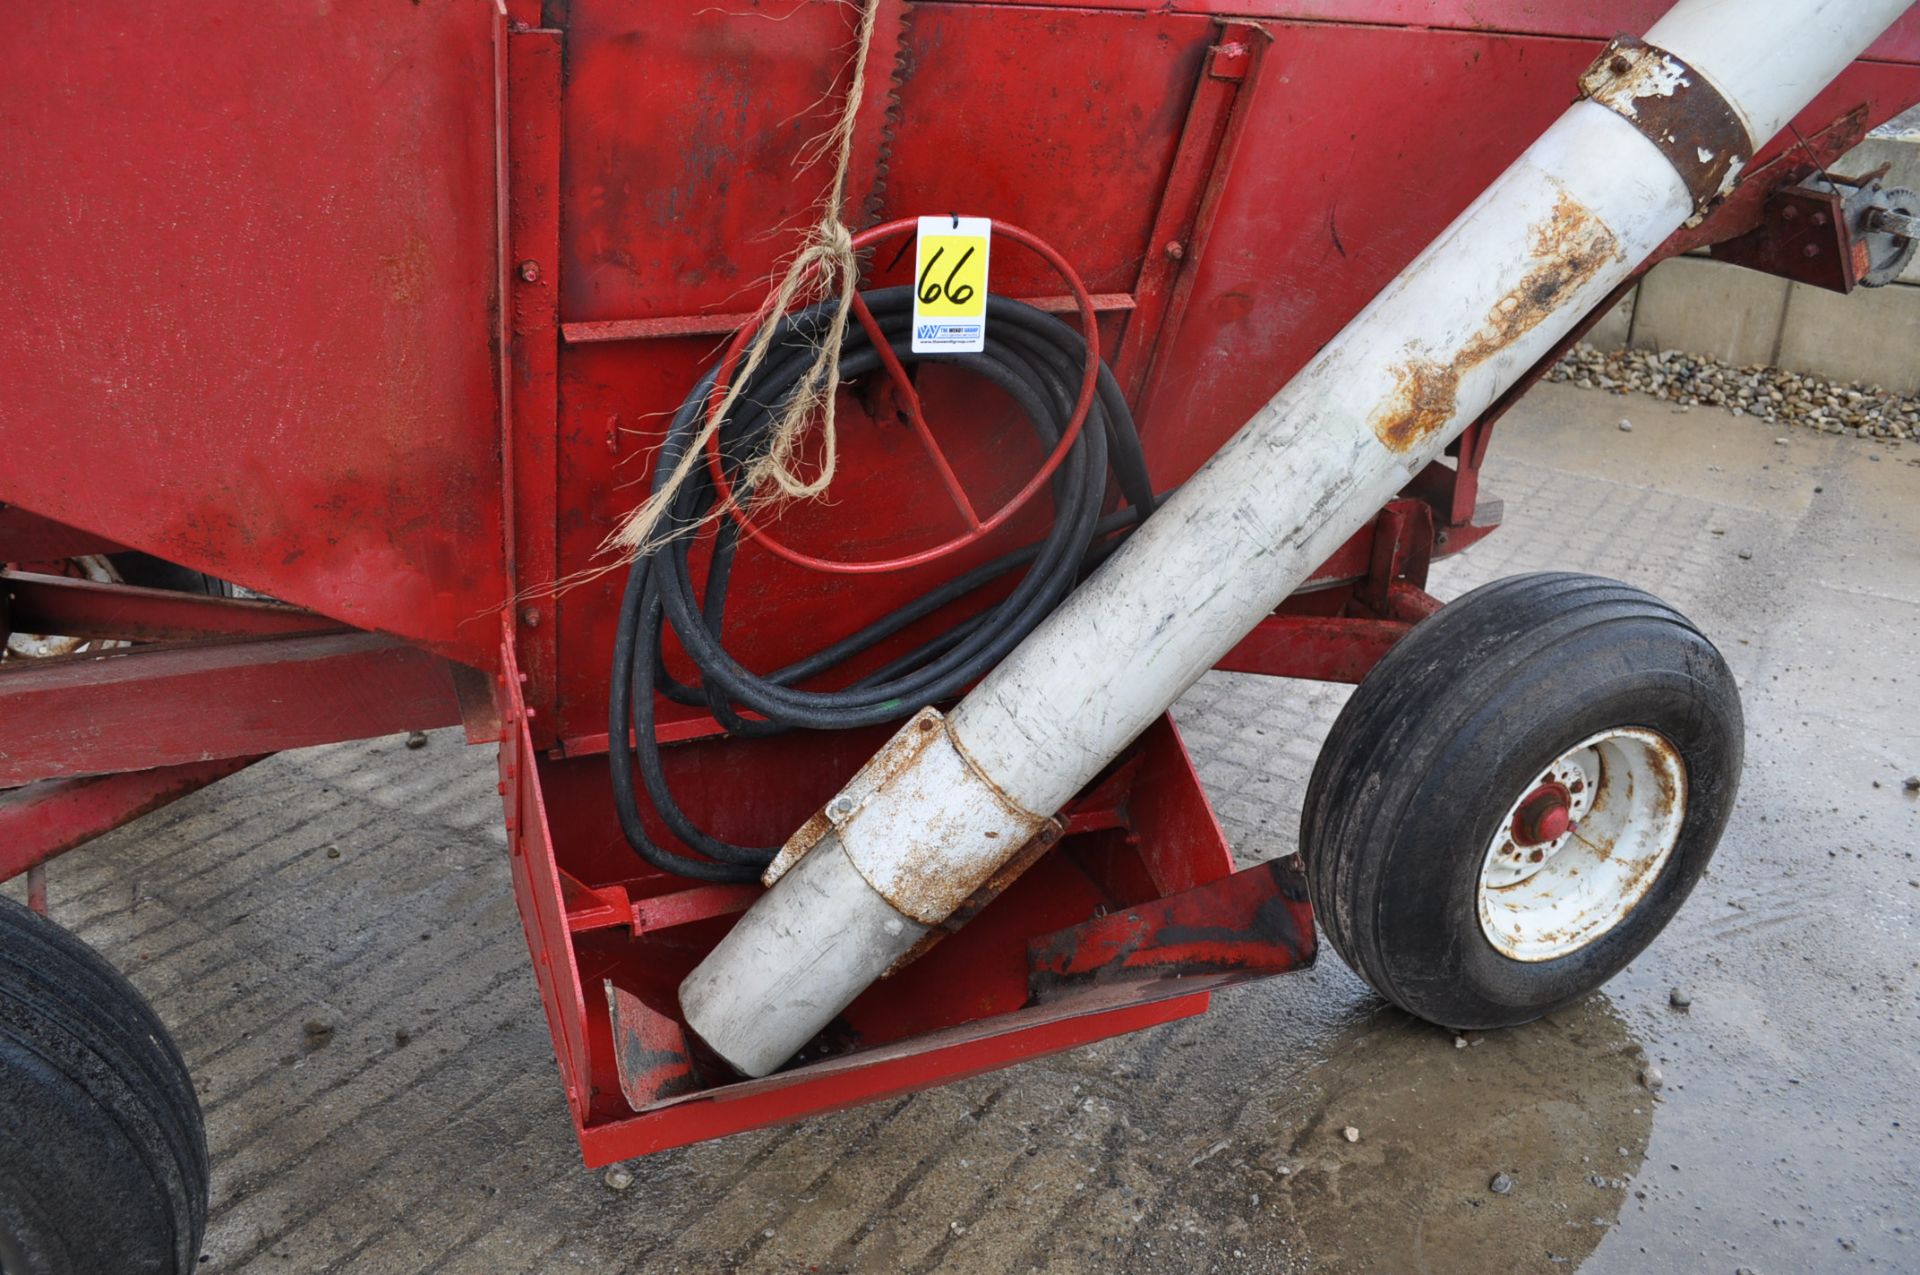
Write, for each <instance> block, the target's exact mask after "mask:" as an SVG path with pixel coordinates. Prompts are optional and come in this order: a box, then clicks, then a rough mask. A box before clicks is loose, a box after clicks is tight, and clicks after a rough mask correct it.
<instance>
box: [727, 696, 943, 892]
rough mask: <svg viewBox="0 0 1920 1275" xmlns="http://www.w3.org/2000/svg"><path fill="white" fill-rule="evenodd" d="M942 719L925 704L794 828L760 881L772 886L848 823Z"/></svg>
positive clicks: (904, 767)
mask: <svg viewBox="0 0 1920 1275" xmlns="http://www.w3.org/2000/svg"><path fill="white" fill-rule="evenodd" d="M939 721H940V714H939V713H938V712H936V711H935V710H933V709H931V708H923V709H921V710H920V712H919V713H918V714H916V715H915V716H914V717H913V718H912V719H911V720H910V721H909V722H908V723H907V725H906V726H904V727H902V728H901V729H900V730H899V731H897V732H895V733H894V735H893V736H892V737H891V738H889V739H888V740H887V742H886V743H885V744H882V745H881V746H880V751H879V752H877V753H875V754H874V755H873V756H872V757H871V758H869V759H868V761H867V764H866V765H864V766H862V767H861V768H860V770H859V771H858V772H857V773H856V774H855V775H854V777H853V778H852V779H850V780H848V781H847V783H846V785H845V787H843V788H841V790H840V791H839V792H838V793H837V794H835V795H834V797H833V798H832V799H831V800H830V801H828V802H827V804H826V805H824V806H822V807H820V809H818V810H816V811H814V812H813V814H812V815H810V816H808V818H807V821H806V822H805V823H803V824H801V825H800V826H799V827H798V828H796V829H794V832H793V835H792V836H790V837H788V838H787V840H786V842H785V844H783V845H782V846H781V847H780V853H779V854H777V855H775V856H774V857H773V862H771V863H769V864H768V865H767V867H766V871H764V872H762V873H761V874H760V884H762V885H764V886H767V887H769V888H771V887H772V886H773V883H774V882H775V881H778V880H779V879H780V878H781V877H783V876H785V875H786V874H787V873H788V872H790V871H792V869H793V865H794V864H796V863H798V862H800V860H801V859H803V858H805V857H806V855H807V852H808V851H810V850H812V849H813V848H814V847H815V846H817V845H819V844H820V842H821V840H822V839H823V838H824V837H825V836H826V835H827V834H828V833H829V832H832V831H833V830H834V828H836V827H838V826H841V825H843V824H845V823H846V822H847V821H848V820H849V819H851V818H852V817H853V815H854V814H855V813H856V812H857V811H858V810H859V809H860V808H861V807H862V806H864V805H866V803H867V802H868V801H870V800H871V799H872V798H873V797H874V796H875V795H876V794H878V793H880V792H882V791H884V790H885V789H886V787H887V785H889V784H891V783H892V782H893V781H894V780H895V779H897V778H899V777H900V775H901V774H902V773H904V772H905V771H906V770H907V769H908V768H909V767H911V766H912V765H913V763H914V761H915V760H916V759H917V758H918V757H919V756H920V754H921V753H923V752H925V751H926V749H927V746H928V745H929V744H931V743H933V741H934V740H935V739H937V738H938V736H937V735H936V734H935V733H934V727H935V726H937V725H938V724H939Z"/></svg>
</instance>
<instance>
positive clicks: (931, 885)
mask: <svg viewBox="0 0 1920 1275" xmlns="http://www.w3.org/2000/svg"><path fill="white" fill-rule="evenodd" d="M941 726H943V728H945V730H941V732H927V734H920V735H918V743H920V747H916V749H914V755H918V753H920V751H922V747H925V745H927V743H931V741H933V739H939V737H941V735H945V737H947V743H948V745H950V747H952V751H954V753H956V755H958V757H960V764H964V766H966V768H968V770H970V772H973V778H975V780H977V782H979V783H981V785H983V787H985V789H987V791H989V793H991V799H993V801H995V803H996V805H998V806H1000V810H1002V812H1004V814H1006V816H1008V822H1012V824H1016V826H1018V828H1020V831H1021V833H1023V835H1020V839H1018V841H1014V839H1008V841H1010V845H1008V854H1006V858H1004V860H1002V862H1000V864H998V866H996V868H995V872H993V874H991V876H989V878H987V881H985V883H983V885H979V887H975V889H968V885H966V883H964V881H962V879H958V878H960V874H958V872H956V864H954V860H952V854H950V849H952V847H956V845H966V843H968V841H973V839H977V837H981V835H983V833H981V830H979V828H975V826H973V818H972V812H943V814H937V816H933V818H929V820H927V822H925V826H924V828H922V830H920V835H916V837H914V841H912V845H908V847H904V851H902V854H900V856H899V860H897V864H895V868H893V870H891V872H889V879H887V885H885V889H881V891H879V893H881V895H883V897H885V899H887V902H891V904H893V906H895V908H899V910H900V912H902V914H904V916H912V918H914V920H918V922H922V924H927V926H939V924H941V922H945V920H947V918H950V916H952V914H956V912H960V910H962V908H966V906H968V902H970V901H972V899H973V897H977V893H979V891H981V889H993V881H995V879H1000V881H1002V883H1000V887H998V889H993V893H991V895H987V899H981V902H979V906H985V904H987V901H991V899H993V895H998V893H1000V889H1004V887H1006V885H1010V883H1012V879H1014V878H1018V876H1020V872H1025V868H1027V866H1029V864H1031V858H1037V856H1039V853H1041V851H1044V849H1046V847H1048V845H1052V843H1054V841H1058V839H1060V830H1062V828H1064V826H1062V824H1060V822H1058V820H1056V818H1050V816H1044V814H1033V812H1031V810H1027V808H1025V806H1021V805H1020V803H1016V801H1014V799H1012V797H1008V795H1006V791H1004V789H1002V787H1000V785H998V783H995V782H993V778H991V776H989V774H987V772H985V770H981V768H979V766H977V764H975V762H973V758H972V757H970V755H968V751H966V747H964V745H962V743H960V739H958V737H956V735H954V734H952V728H950V726H948V724H947V722H945V720H941ZM904 770H906V766H900V768H899V770H895V772H891V774H889V776H887V778H885V780H883V782H881V783H879V785H877V787H876V791H879V789H883V787H885V785H889V783H893V782H895V780H897V778H899V776H900V774H902V772H904ZM1027 854H1031V858H1029V856H1027ZM1016 858H1023V860H1025V862H1020V866H1018V868H1016V870H1014V872H1012V874H1008V876H1004V879H1002V874H1006V866H1008V862H1010V860H1016ZM876 889H877V885H876ZM927 947H931V945H927Z"/></svg>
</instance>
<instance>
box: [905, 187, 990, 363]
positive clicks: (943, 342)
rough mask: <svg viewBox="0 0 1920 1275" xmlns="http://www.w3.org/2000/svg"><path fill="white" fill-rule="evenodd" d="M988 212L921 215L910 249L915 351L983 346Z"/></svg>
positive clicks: (976, 350)
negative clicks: (979, 214)
mask: <svg viewBox="0 0 1920 1275" xmlns="http://www.w3.org/2000/svg"><path fill="white" fill-rule="evenodd" d="M992 238H993V222H992V220H991V219H990V218H986V217H954V216H946V217H922V218H921V219H920V228H919V231H918V232H917V234H916V237H915V243H914V254H913V279H914V283H913V352H914V353H915V354H978V353H979V352H980V351H982V350H984V349H986V348H987V248H988V245H989V244H990V243H991V241H992Z"/></svg>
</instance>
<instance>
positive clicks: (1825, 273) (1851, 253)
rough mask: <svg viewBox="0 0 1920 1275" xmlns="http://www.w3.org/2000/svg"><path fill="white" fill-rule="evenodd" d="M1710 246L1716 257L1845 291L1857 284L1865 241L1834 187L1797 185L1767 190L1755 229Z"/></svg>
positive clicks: (1828, 289) (1819, 286) (1754, 268)
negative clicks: (1854, 230)
mask: <svg viewBox="0 0 1920 1275" xmlns="http://www.w3.org/2000/svg"><path fill="white" fill-rule="evenodd" d="M1711 251H1712V254H1713V257H1714V259H1715V260H1718V261H1725V262H1729V263H1730V264H1732V265H1736V266H1745V267H1746V268H1747V269H1749V270H1758V271H1760V272H1761V273H1762V274H1770V275H1777V276H1778V277H1780V278H1783V279H1791V280H1793V281H1794V282H1795V283H1804V284H1809V285H1811V286H1813V287H1816V288H1824V289H1826V290H1827V291H1829V292H1841V293H1846V292H1852V291H1853V290H1854V289H1855V288H1857V287H1859V286H1860V274H1861V268H1862V266H1863V265H1864V264H1865V256H1866V241H1865V240H1863V239H1855V238H1854V236H1853V235H1852V233H1851V232H1850V228H1849V226H1848V224H1847V201H1846V200H1845V199H1844V198H1843V197H1842V196H1841V195H1840V194H1839V193H1838V192H1836V191H1833V190H1820V189H1816V188H1815V187H1813V186H1811V185H1798V186H1789V187H1786V188H1784V189H1782V190H1776V191H1774V192H1773V193H1772V194H1771V195H1770V196H1768V198H1767V202H1766V206H1765V210H1764V213H1763V220H1762V221H1761V224H1760V226H1759V228H1758V229H1756V230H1753V231H1751V232H1749V233H1747V234H1745V235H1742V236H1740V237H1739V238H1737V239H1729V240H1726V241H1724V242H1722V243H1717V244H1715V245H1713V248H1712V250H1711Z"/></svg>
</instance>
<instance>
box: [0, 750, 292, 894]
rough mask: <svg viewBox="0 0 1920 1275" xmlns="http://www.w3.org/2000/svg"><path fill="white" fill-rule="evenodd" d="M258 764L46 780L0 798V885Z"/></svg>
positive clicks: (224, 762)
mask: <svg viewBox="0 0 1920 1275" xmlns="http://www.w3.org/2000/svg"><path fill="white" fill-rule="evenodd" d="M259 760H260V759H259V758H258V757H229V758H223V759H221V760H219V761H203V762H195V763H193V764H192V765H188V766H162V767H160V768H159V769H157V770H140V771H135V772H133V773H131V774H126V775H95V776H91V777H89V778H86V779H48V780H44V781H42V782H40V783H37V784H28V785H27V786H26V787H24V788H14V789H12V790H10V791H7V792H0V881H6V880H10V879H11V878H13V877H16V876H18V875H20V874H21V873H22V872H25V871H26V870H27V869H29V868H34V867H38V866H39V865H40V864H43V863H45V862H46V861H47V860H49V859H51V858H54V857H55V856H56V855H62V854H65V853H66V852H67V851H69V850H71V849H73V848H74V847H75V846H79V845H84V844H85V843H87V842H89V841H91V840H93V839H94V838H95V837H98V836H101V835H103V834H105V833H108V832H112V831H113V830H114V829H115V828H118V827H120V826H122V825H123V824H128V823H132V822H133V821H134V820H135V819H138V818H139V817H140V816H141V815H144V814H146V813H147V812H148V811H152V810H158V809H159V808H160V807H162V806H164V805H166V804H167V803H168V802H171V801H177V800H178V799H180V798H181V797H184V796H186V795H187V794H188V793H190V792H196V791H198V790H199V789H201V788H204V787H206V786H207V785H208V784H210V783H212V782H213V781H214V780H216V779H224V778H226V777H227V776H228V775H231V774H233V773H234V772H235V771H237V770H241V769H244V768H245V767H248V766H251V765H252V764H253V763H254V762H256V761H259Z"/></svg>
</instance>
